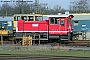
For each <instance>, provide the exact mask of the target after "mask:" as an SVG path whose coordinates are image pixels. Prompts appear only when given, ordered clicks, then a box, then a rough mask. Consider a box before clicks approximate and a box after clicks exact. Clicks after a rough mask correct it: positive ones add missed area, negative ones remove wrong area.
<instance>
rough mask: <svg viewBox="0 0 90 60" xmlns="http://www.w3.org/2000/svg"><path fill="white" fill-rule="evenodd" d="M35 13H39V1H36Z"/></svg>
mask: <svg viewBox="0 0 90 60" xmlns="http://www.w3.org/2000/svg"><path fill="white" fill-rule="evenodd" d="M35 13H39V0H35Z"/></svg>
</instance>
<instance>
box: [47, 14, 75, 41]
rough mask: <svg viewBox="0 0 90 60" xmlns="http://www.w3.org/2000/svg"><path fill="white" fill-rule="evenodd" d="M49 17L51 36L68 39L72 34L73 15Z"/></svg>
mask: <svg viewBox="0 0 90 60" xmlns="http://www.w3.org/2000/svg"><path fill="white" fill-rule="evenodd" d="M48 17H49V35H54V36H60V37H61V36H66V37H68V34H72V30H73V28H72V18H73V17H74V16H73V15H49V16H48ZM64 40H65V39H64ZM69 40H70V39H69Z"/></svg>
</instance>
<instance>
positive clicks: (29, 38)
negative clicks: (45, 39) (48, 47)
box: [22, 36, 32, 46]
mask: <svg viewBox="0 0 90 60" xmlns="http://www.w3.org/2000/svg"><path fill="white" fill-rule="evenodd" d="M22 46H32V36H23V38H22Z"/></svg>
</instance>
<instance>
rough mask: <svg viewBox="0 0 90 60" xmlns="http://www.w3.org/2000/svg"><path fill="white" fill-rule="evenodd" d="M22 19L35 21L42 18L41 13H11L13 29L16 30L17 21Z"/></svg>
mask: <svg viewBox="0 0 90 60" xmlns="http://www.w3.org/2000/svg"><path fill="white" fill-rule="evenodd" d="M20 19H23V20H25V21H36V20H43V15H42V14H14V15H13V24H14V27H13V30H16V27H17V26H16V25H17V21H18V20H20Z"/></svg>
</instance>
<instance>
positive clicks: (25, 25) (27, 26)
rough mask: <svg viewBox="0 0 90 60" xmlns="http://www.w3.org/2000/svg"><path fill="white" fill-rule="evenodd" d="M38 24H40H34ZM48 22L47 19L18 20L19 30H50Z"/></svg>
mask: <svg viewBox="0 0 90 60" xmlns="http://www.w3.org/2000/svg"><path fill="white" fill-rule="evenodd" d="M33 24H38V26H33ZM47 25H48V23H47V22H46V21H42V22H40V21H36V22H34V21H28V22H27V21H24V20H18V31H48V26H47Z"/></svg>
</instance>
